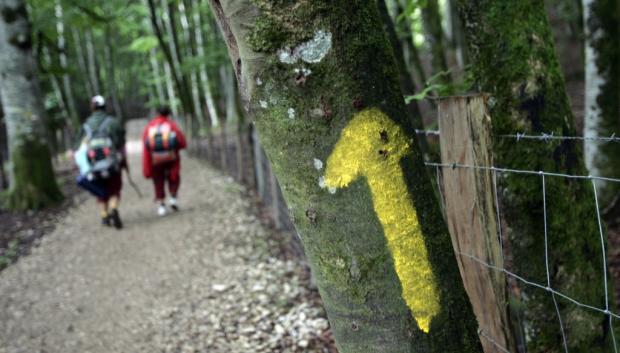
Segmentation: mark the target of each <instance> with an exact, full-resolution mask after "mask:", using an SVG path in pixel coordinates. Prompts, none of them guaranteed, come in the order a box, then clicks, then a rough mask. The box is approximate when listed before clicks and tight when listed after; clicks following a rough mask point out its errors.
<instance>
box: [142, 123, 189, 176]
mask: <svg viewBox="0 0 620 353" xmlns="http://www.w3.org/2000/svg"><path fill="white" fill-rule="evenodd" d="M164 122H167V123H168V124H170V127H171V128H172V131H174V132H175V133H176V136H177V147H176V154H177V159H176V160H175V161H174V162H172V163H173V166H172V169H171V170H170V174H171V175H170V176H171V178H172V179H178V176H179V172H180V170H181V155H180V153H179V150H182V149H184V148H185V147H187V142H186V140H185V135H183V132H181V129H179V127H178V126H177V124H175V122H174V121H172V120H171V119H169V118H167V117H165V116H161V115H160V116H157V117H156V118H155V119H153V120H151V121H149V123H148V124H147V125H146V127H145V128H144V132H143V133H142V146H143V147H144V148H143V150H142V174H144V177H145V178H147V179H148V178H151V177H152V176H153V163H152V161H151V152H150V151H149V150H148V148H146V142H147V140H148V133H149V129H150V128H151V127H153V126H157V125H159V124H161V123H164Z"/></svg>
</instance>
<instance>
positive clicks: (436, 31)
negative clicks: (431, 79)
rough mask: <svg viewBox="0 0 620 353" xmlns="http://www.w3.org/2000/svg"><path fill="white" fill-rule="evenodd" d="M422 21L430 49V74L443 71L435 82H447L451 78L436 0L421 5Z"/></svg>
mask: <svg viewBox="0 0 620 353" xmlns="http://www.w3.org/2000/svg"><path fill="white" fill-rule="evenodd" d="M422 22H423V23H424V31H425V32H426V40H427V41H428V43H429V46H430V51H431V64H432V67H433V74H432V75H431V76H435V75H437V74H439V73H444V74H442V75H441V77H438V80H437V83H443V84H449V83H450V82H451V81H452V80H451V74H450V73H449V72H448V70H449V67H448V62H447V60H446V52H445V47H444V34H443V28H442V27H441V13H440V12H439V4H438V1H437V0H427V2H426V6H424V7H422Z"/></svg>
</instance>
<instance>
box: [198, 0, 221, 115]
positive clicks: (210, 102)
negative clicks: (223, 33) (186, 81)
mask: <svg viewBox="0 0 620 353" xmlns="http://www.w3.org/2000/svg"><path fill="white" fill-rule="evenodd" d="M198 4H199V3H198V0H193V7H194V9H195V10H194V28H195V32H196V49H197V52H198V56H199V57H201V58H204V57H205V54H206V53H205V45H206V43H205V40H204V36H203V29H202V25H203V22H202V16H200V9H199V7H198ZM204 61H205V59H203V61H202V62H201V63H200V81H201V84H202V87H203V89H204V95H205V97H204V99H205V104H206V105H207V110H208V111H209V118H210V119H211V126H217V124H218V121H219V114H218V112H217V106H216V104H215V99H213V92H212V89H211V82H210V80H209V75H208V72H207V66H206V65H205V63H204Z"/></svg>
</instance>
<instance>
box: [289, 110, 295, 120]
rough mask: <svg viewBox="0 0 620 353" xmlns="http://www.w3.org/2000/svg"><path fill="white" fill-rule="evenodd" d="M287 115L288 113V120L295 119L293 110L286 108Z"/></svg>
mask: <svg viewBox="0 0 620 353" xmlns="http://www.w3.org/2000/svg"><path fill="white" fill-rule="evenodd" d="M287 113H288V118H289V119H291V120H293V119H295V115H296V113H295V109H293V108H288V110H287Z"/></svg>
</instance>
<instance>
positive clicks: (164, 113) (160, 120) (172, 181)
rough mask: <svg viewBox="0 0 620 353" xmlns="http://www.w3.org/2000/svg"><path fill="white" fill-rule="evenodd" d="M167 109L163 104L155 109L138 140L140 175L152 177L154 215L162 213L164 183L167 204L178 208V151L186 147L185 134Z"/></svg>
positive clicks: (165, 210)
mask: <svg viewBox="0 0 620 353" xmlns="http://www.w3.org/2000/svg"><path fill="white" fill-rule="evenodd" d="M170 115H171V111H170V108H169V107H167V106H163V107H160V108H159V109H158V115H157V116H156V117H155V118H154V119H153V120H151V121H149V123H148V124H147V125H146V127H145V128H144V132H143V134H142V141H143V143H144V149H143V153H142V173H143V174H144V177H145V178H147V179H149V178H152V179H153V185H154V187H155V201H156V203H157V214H158V215H160V216H165V215H166V214H167V213H168V210H167V208H166V203H165V199H166V190H165V184H166V182H167V183H168V191H169V192H170V199H169V200H168V204H169V206H170V208H172V210H174V211H178V210H179V208H178V204H177V192H178V190H179V185H180V183H181V155H180V153H179V151H180V150H182V149H184V148H185V147H186V146H187V143H186V141H185V136H184V135H183V132H181V129H179V127H178V126H177V124H176V123H175V122H174V121H172V119H170Z"/></svg>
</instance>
